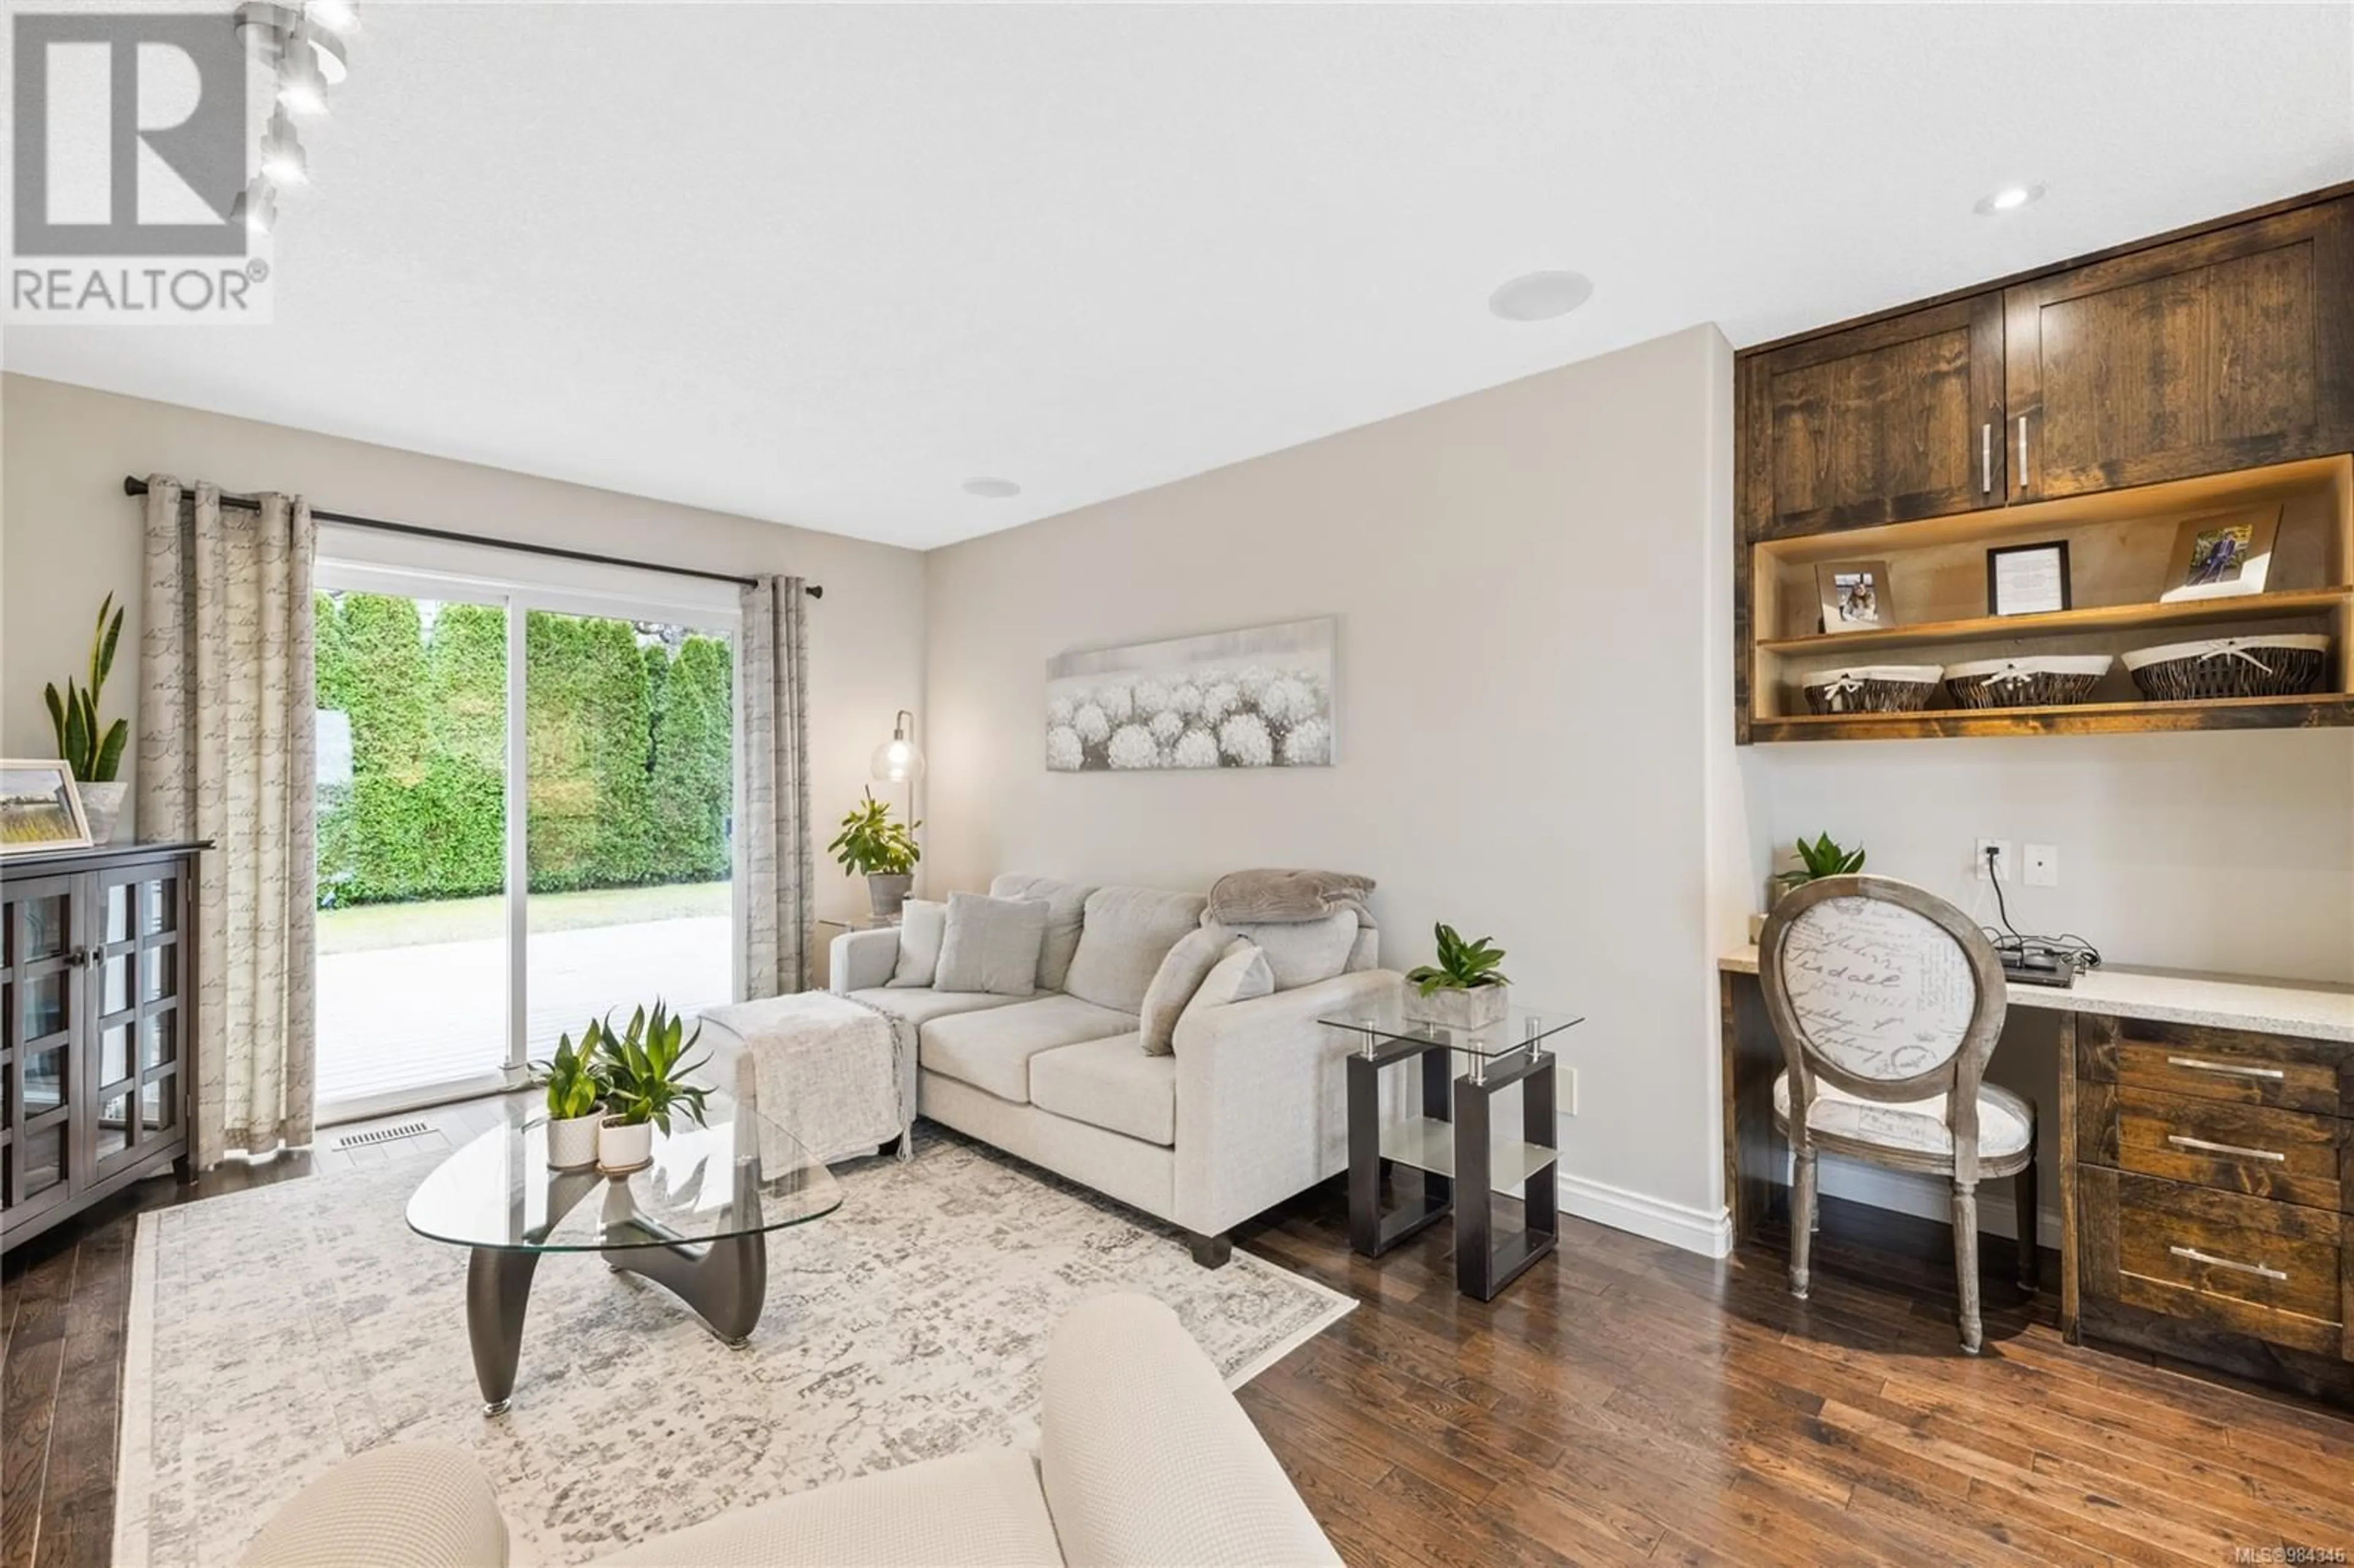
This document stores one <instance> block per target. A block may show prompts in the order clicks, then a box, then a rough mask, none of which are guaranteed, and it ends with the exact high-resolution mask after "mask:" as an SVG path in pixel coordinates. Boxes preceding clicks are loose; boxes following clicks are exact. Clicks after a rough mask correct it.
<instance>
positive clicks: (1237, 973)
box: [1171, 937, 1275, 1042]
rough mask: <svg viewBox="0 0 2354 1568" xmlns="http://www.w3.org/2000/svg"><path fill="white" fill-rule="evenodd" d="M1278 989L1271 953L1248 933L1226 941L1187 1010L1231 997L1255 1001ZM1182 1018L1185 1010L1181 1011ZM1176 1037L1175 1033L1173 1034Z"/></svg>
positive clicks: (1223, 1002)
mask: <svg viewBox="0 0 2354 1568" xmlns="http://www.w3.org/2000/svg"><path fill="white" fill-rule="evenodd" d="M1274 991H1275V971H1274V970H1272V969H1268V968H1267V955H1266V954H1265V953H1262V952H1260V951H1259V950H1258V944H1257V943H1256V942H1253V941H1252V940H1251V939H1250V938H1248V937H1236V938H1235V939H1234V940H1233V941H1231V942H1229V943H1227V944H1226V948H1225V952H1223V953H1221V954H1220V955H1219V957H1218V961H1217V962H1216V963H1215V964H1213V965H1212V966H1211V967H1210V972H1209V973H1208V974H1206V975H1204V976H1203V977H1202V983H1201V985H1200V987H1199V988H1198V989H1196V990H1195V991H1194V992H1193V1001H1189V1002H1187V1003H1186V1004H1185V1012H1193V1010H1194V1009H1195V1008H1197V1007H1224V1006H1225V1005H1226V1003H1228V1002H1230V1001H1254V1000H1256V999H1257V998H1259V997H1262V996H1269V995H1272V994H1274ZM1178 1016H1179V1017H1180V1018H1182V1017H1183V1016H1184V1014H1183V1013H1180V1014H1179V1015H1178ZM1171 1039H1172V1042H1173V1041H1174V1039H1175V1036H1174V1034H1172V1036H1171Z"/></svg>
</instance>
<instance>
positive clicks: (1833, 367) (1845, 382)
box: [1744, 293, 2004, 538]
mask: <svg viewBox="0 0 2354 1568" xmlns="http://www.w3.org/2000/svg"><path fill="white" fill-rule="evenodd" d="M2002 313H2003V302H2002V296H2001V295H2000V294H1999V293H1988V294H1981V295H1978V296H1977V297H1976V298H1973V299H1966V300H1956V301H1952V302H1948V303H1946V304H1942V305H1936V306H1933V307H1931V308H1930V309H1927V310H1923V311H1915V312H1914V313H1910V314H1907V315H1900V316H1893V317H1890V318H1889V319H1887V320H1884V321H1877V322H1873V323H1870V324H1869V325H1865V326H1860V327H1855V328H1851V329H1850V330H1849V331H1846V332H1836V333H1830V334H1825V335H1824V336H1821V337H1816V338H1808V340H1807V341H1805V342H1803V343H1796V344H1790V345H1789V346H1788V347H1787V348H1781V349H1776V350H1775V351H1774V352H1772V353H1771V354H1768V355H1765V356H1763V358H1762V359H1761V360H1760V361H1759V363H1757V364H1756V365H1755V366H1753V367H1752V373H1751V376H1750V379H1749V383H1748V386H1747V387H1746V389H1745V390H1746V397H1747V398H1748V399H1749V401H1750V406H1749V407H1748V408H1746V409H1744V414H1745V416H1746V418H1745V419H1744V429H1745V430H1746V431H1747V433H1748V435H1749V437H1750V439H1751V440H1752V441H1753V442H1754V443H1755V447H1754V450H1752V451H1751V452H1750V453H1749V454H1748V456H1747V461H1746V462H1745V464H1744V467H1745V468H1746V469H1747V470H1748V472H1749V474H1750V476H1751V480H1752V482H1754V483H1755V484H1757V485H1759V486H1760V487H1761V491H1760V494H1759V496H1758V497H1757V501H1758V504H1757V506H1756V507H1755V516H1756V518H1757V521H1758V527H1757V529H1756V533H1755V536H1756V537H1762V538H1779V537H1784V536H1787V535H1797V534H1815V533H1820V532H1822V531H1824V530H1826V529H1832V528H1861V527H1866V526H1869V525H1871V524H1879V523H1902V522H1906V521H1909V520H1911V519H1913V518H1917V517H1942V516H1945V515H1946V514H1950V513H1956V512H1969V511H1974V510H1976V509H1977V508H1978V507H1981V506H1999V505H2001V504H2002V503H2003V479H2004V467H2003V454H2002V452H2001V450H1999V440H2000V437H1999V432H2000V429H2001V425H2002V375H2003V371H2002Z"/></svg>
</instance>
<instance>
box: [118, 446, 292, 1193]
mask: <svg viewBox="0 0 2354 1568" xmlns="http://www.w3.org/2000/svg"><path fill="white" fill-rule="evenodd" d="M316 537H317V535H316V533H315V531H314V530H313V526H312V523H311V508H310V506H309V504H308V503H305V502H303V501H302V500H300V499H299V498H298V499H295V500H292V501H290V500H289V499H288V498H287V497H285V496H283V495H265V496H262V497H261V498H260V507H259V509H258V510H247V509H245V508H242V507H234V508H225V507H223V506H222V505H221V502H220V492H219V491H218V490H217V489H215V488H214V487H213V486H211V485H209V484H200V485H198V486H196V492H195V494H194V496H193V498H192V499H190V500H189V501H188V503H187V504H186V505H184V504H183V492H182V491H181V488H180V485H179V483H178V482H177V481H175V480H171V479H166V478H164V477H163V476H162V475H160V474H159V475H156V476H154V477H153V478H151V479H149V481H148V490H147V528H146V588H145V599H144V614H145V617H146V630H145V633H144V635H143V639H142V641H141V644H140V692H139V823H140V826H141V827H142V828H143V830H144V831H145V832H147V833H148V834H149V835H151V836H155V837H164V836H170V837H178V838H196V839H210V840H211V841H212V843H213V848H212V850H211V852H210V853H207V854H206V855H205V856H203V858H202V864H203V874H202V875H201V877H200V878H199V879H198V884H197V889H196V938H197V970H196V980H197V988H196V999H197V1028H196V1037H195V1038H196V1161H197V1163H198V1164H199V1165H212V1164H215V1163H217V1161H218V1160H219V1159H220V1157H221V1156H222V1155H223V1154H224V1153H227V1152H228V1151H229V1150H249V1151H251V1152H254V1153H262V1152H266V1151H268V1150H273V1149H276V1148H277V1147H279V1146H280V1145H281V1144H298V1145H299V1144H306V1143H309V1142H310V1141H311V1112H312V1086H313V1065H314V1061H315V1056H316V1052H315V1048H314V1020H313V980H314V976H313V968H314V964H315V959H316V952H317V948H316V943H315V941H314V940H313V918H314V915H315V912H316V908H317V905H316V895H315V887H314V884H315V880H316V876H317V871H318V866H317V856H316V852H315V848H314V841H313V835H314V832H315V820H314V817H313V794H314V791H313V766H314V760H315V759H314V757H313V748H312V724H313V714H312V710H313V706H314V705H315V703H314V699H313V670H312V662H311V653H312V646H311V639H312V614H311V591H312V590H311V581H312V561H313V551H314V547H315V544H316Z"/></svg>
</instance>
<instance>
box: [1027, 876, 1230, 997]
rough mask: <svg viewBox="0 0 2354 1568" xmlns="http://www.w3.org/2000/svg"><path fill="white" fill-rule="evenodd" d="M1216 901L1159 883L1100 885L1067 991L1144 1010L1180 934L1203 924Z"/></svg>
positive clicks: (1065, 986) (1090, 897)
mask: <svg viewBox="0 0 2354 1568" xmlns="http://www.w3.org/2000/svg"><path fill="white" fill-rule="evenodd" d="M1209 903H1210V901H1209V900H1208V899H1206V898H1204V897H1203V896H1202V895H1200V894H1198V893H1164V892H1162V891H1161V889H1159V888H1157V887H1098V888H1097V889H1096V890H1095V891H1094V892H1093V893H1090V894H1089V895H1087V920H1086V923H1085V924H1083V925H1082V926H1081V927H1079V950H1078V951H1077V952H1076V953H1074V954H1073V955H1072V956H1071V972H1070V973H1069V974H1068V975H1066V977H1064V980H1063V989H1064V990H1065V991H1068V992H1069V993H1070V994H1071V995H1073V996H1076V997H1077V998H1078V999H1079V1000H1080V1001H1091V1002H1094V1003H1095V1004H1096V1005H1097V1007H1108V1008H1110V1009H1111V1010H1112V1011H1113V1012H1141V1011H1142V1010H1143V1007H1144V993H1145V991H1148V990H1149V989H1150V987H1151V985H1152V977H1153V976H1154V975H1156V974H1158V973H1160V972H1161V959H1165V958H1167V957H1168V956H1169V949H1170V948H1173V947H1175V946H1176V945H1177V938H1180V937H1182V936H1183V935H1184V934H1185V933H1186V932H1188V931H1191V930H1193V928H1194V927H1197V926H1199V925H1201V923H1202V911H1203V910H1204V909H1206V908H1208V907H1209Z"/></svg>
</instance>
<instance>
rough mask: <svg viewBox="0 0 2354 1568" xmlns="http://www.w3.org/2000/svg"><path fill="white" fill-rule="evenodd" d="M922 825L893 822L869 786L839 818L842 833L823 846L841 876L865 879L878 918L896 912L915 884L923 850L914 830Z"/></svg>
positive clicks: (888, 916) (887, 810)
mask: <svg viewBox="0 0 2354 1568" xmlns="http://www.w3.org/2000/svg"><path fill="white" fill-rule="evenodd" d="M923 825H924V824H923V823H921V822H905V823H903V822H895V821H892V820H891V808H890V807H888V806H886V805H885V804H884V803H883V802H882V801H880V800H876V799H875V791H874V790H872V789H869V790H867V791H866V799H865V800H864V802H863V803H861V804H859V805H856V806H854V807H852V808H851V810H850V814H849V815H847V816H845V817H843V819H842V832H840V833H838V834H836V835H835V837H834V841H833V842H832V843H830V844H828V845H826V846H825V847H826V851H827V853H830V854H832V856H833V858H834V859H836V860H838V861H840V862H841V863H842V872H843V875H844V876H857V875H862V874H863V875H864V877H865V878H866V896H867V899H868V900H869V901H870V902H871V903H872V904H873V905H874V907H875V918H876V919H878V920H887V919H889V918H890V917H891V916H895V915H896V914H898V913H899V910H900V907H901V906H903V905H905V904H906V903H907V890H908V889H909V888H911V887H913V886H914V885H916V875H915V873H916V863H917V861H919V860H921V859H923V858H924V852H923V851H922V850H920V849H918V848H917V847H916V833H915V830H916V829H917V828H920V827H922V826H923Z"/></svg>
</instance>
